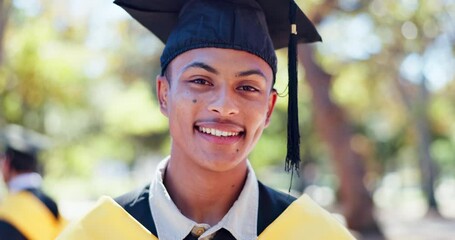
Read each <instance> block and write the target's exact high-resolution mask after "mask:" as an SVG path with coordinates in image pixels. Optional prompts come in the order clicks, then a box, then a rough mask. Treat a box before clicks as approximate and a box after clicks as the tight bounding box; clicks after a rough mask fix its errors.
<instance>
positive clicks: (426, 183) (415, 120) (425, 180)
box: [395, 76, 438, 214]
mask: <svg viewBox="0 0 455 240" xmlns="http://www.w3.org/2000/svg"><path fill="white" fill-rule="evenodd" d="M395 84H396V86H397V89H398V91H399V92H400V96H401V98H402V100H403V102H404V105H405V106H406V108H407V110H408V112H409V116H411V117H412V119H410V122H412V124H413V125H414V130H415V132H416V135H417V141H418V142H417V147H418V151H419V167H420V174H421V178H422V179H421V185H422V190H423V192H424V193H425V196H426V200H427V201H428V207H429V209H428V211H429V213H432V214H438V204H437V202H436V198H435V195H434V186H435V180H436V177H437V171H436V166H435V164H434V161H433V159H432V157H431V154H430V145H431V133H430V127H429V126H430V124H429V122H428V114H427V109H428V88H427V80H426V78H425V76H422V78H421V80H420V84H419V85H418V87H419V90H418V91H417V93H416V94H415V96H414V97H412V95H413V94H412V93H408V91H407V90H406V88H405V87H404V86H403V85H402V84H401V82H400V81H399V80H397V81H395Z"/></svg>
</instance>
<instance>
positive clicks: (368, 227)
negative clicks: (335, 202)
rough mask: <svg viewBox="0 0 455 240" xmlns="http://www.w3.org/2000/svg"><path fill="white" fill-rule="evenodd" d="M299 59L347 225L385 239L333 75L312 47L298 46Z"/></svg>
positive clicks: (364, 233)
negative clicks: (334, 97) (335, 91)
mask: <svg viewBox="0 0 455 240" xmlns="http://www.w3.org/2000/svg"><path fill="white" fill-rule="evenodd" d="M299 61H300V62H301V63H302V64H303V66H304V68H305V76H306V80H307V81H308V84H309V86H310V88H311V90H312V96H313V101H312V104H313V111H314V116H315V119H314V122H315V125H316V129H317V131H318V133H319V135H320V136H321V137H322V139H323V140H324V141H325V142H326V143H327V145H328V148H329V150H330V155H331V159H332V160H333V164H334V166H335V171H336V174H337V176H338V177H339V181H340V183H339V184H340V189H339V191H340V197H341V203H342V206H343V211H344V216H345V217H346V220H347V223H348V226H349V228H350V229H353V230H355V231H358V232H359V233H361V234H362V235H363V236H367V235H368V236H376V237H379V238H382V233H381V230H380V229H379V227H378V224H377V223H376V220H375V218H374V216H373V208H374V207H373V201H372V199H371V196H370V193H369V192H368V191H367V189H366V187H365V185H364V181H363V178H364V175H365V171H364V167H363V159H362V157H361V156H360V155H359V154H357V153H355V152H354V151H353V149H352V148H351V145H350V143H351V137H352V129H351V126H350V125H349V123H348V121H347V120H346V118H345V116H344V113H343V111H342V109H341V108H340V107H339V106H337V105H336V104H335V103H334V102H333V101H332V100H331V98H330V88H331V82H332V76H331V75H329V74H328V73H326V72H325V71H324V70H322V69H321V68H320V67H319V66H318V65H317V64H316V63H315V61H314V59H313V49H312V47H311V46H304V45H301V46H299Z"/></svg>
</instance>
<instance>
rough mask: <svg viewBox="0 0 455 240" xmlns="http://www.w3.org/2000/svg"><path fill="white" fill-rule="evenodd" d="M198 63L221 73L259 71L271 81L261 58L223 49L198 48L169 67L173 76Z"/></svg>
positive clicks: (178, 57)
mask: <svg viewBox="0 0 455 240" xmlns="http://www.w3.org/2000/svg"><path fill="white" fill-rule="evenodd" d="M195 62H200V63H204V64H206V65H209V66H211V67H213V68H215V69H216V70H217V71H219V72H222V73H226V74H229V73H232V74H235V73H237V72H242V71H249V70H259V71H261V72H262V73H263V74H264V76H266V78H267V79H268V80H273V72H272V68H271V67H270V65H269V64H268V63H267V62H265V61H264V60H263V59H262V58H260V57H258V56H256V55H254V54H251V53H249V52H245V51H241V50H235V49H224V48H198V49H192V50H189V51H186V52H184V53H182V54H180V55H179V56H177V57H176V58H174V59H173V60H172V62H171V64H170V65H169V68H171V69H172V72H173V74H182V73H183V72H184V71H185V70H186V69H187V66H189V65H191V64H192V63H195Z"/></svg>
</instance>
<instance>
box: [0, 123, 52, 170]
mask: <svg viewBox="0 0 455 240" xmlns="http://www.w3.org/2000/svg"><path fill="white" fill-rule="evenodd" d="M0 142H1V143H2V145H3V148H4V152H5V154H6V156H7V157H8V158H9V159H10V161H11V165H12V166H14V168H15V169H16V170H20V171H21V170H27V171H35V170H37V165H38V162H37V155H38V153H39V152H40V151H41V150H43V149H45V148H47V147H48V146H49V144H50V143H49V140H48V138H47V137H45V136H43V135H41V134H39V133H36V132H34V131H31V130H28V129H25V128H23V127H21V126H19V125H8V126H7V127H5V128H4V129H3V130H2V131H1V132H0Z"/></svg>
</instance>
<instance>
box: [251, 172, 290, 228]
mask: <svg viewBox="0 0 455 240" xmlns="http://www.w3.org/2000/svg"><path fill="white" fill-rule="evenodd" d="M258 186H259V210H258V229H257V230H258V234H259V233H261V232H262V231H263V230H264V229H265V228H266V227H267V226H268V225H270V224H271V223H272V222H273V221H274V220H275V219H276V218H278V216H280V215H281V213H283V211H284V210H286V208H288V207H289V205H291V203H292V202H294V201H295V199H296V198H295V197H293V196H291V195H289V194H286V193H283V192H279V191H276V190H274V189H272V188H270V187H268V186H266V185H264V184H263V183H261V182H259V181H258Z"/></svg>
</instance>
